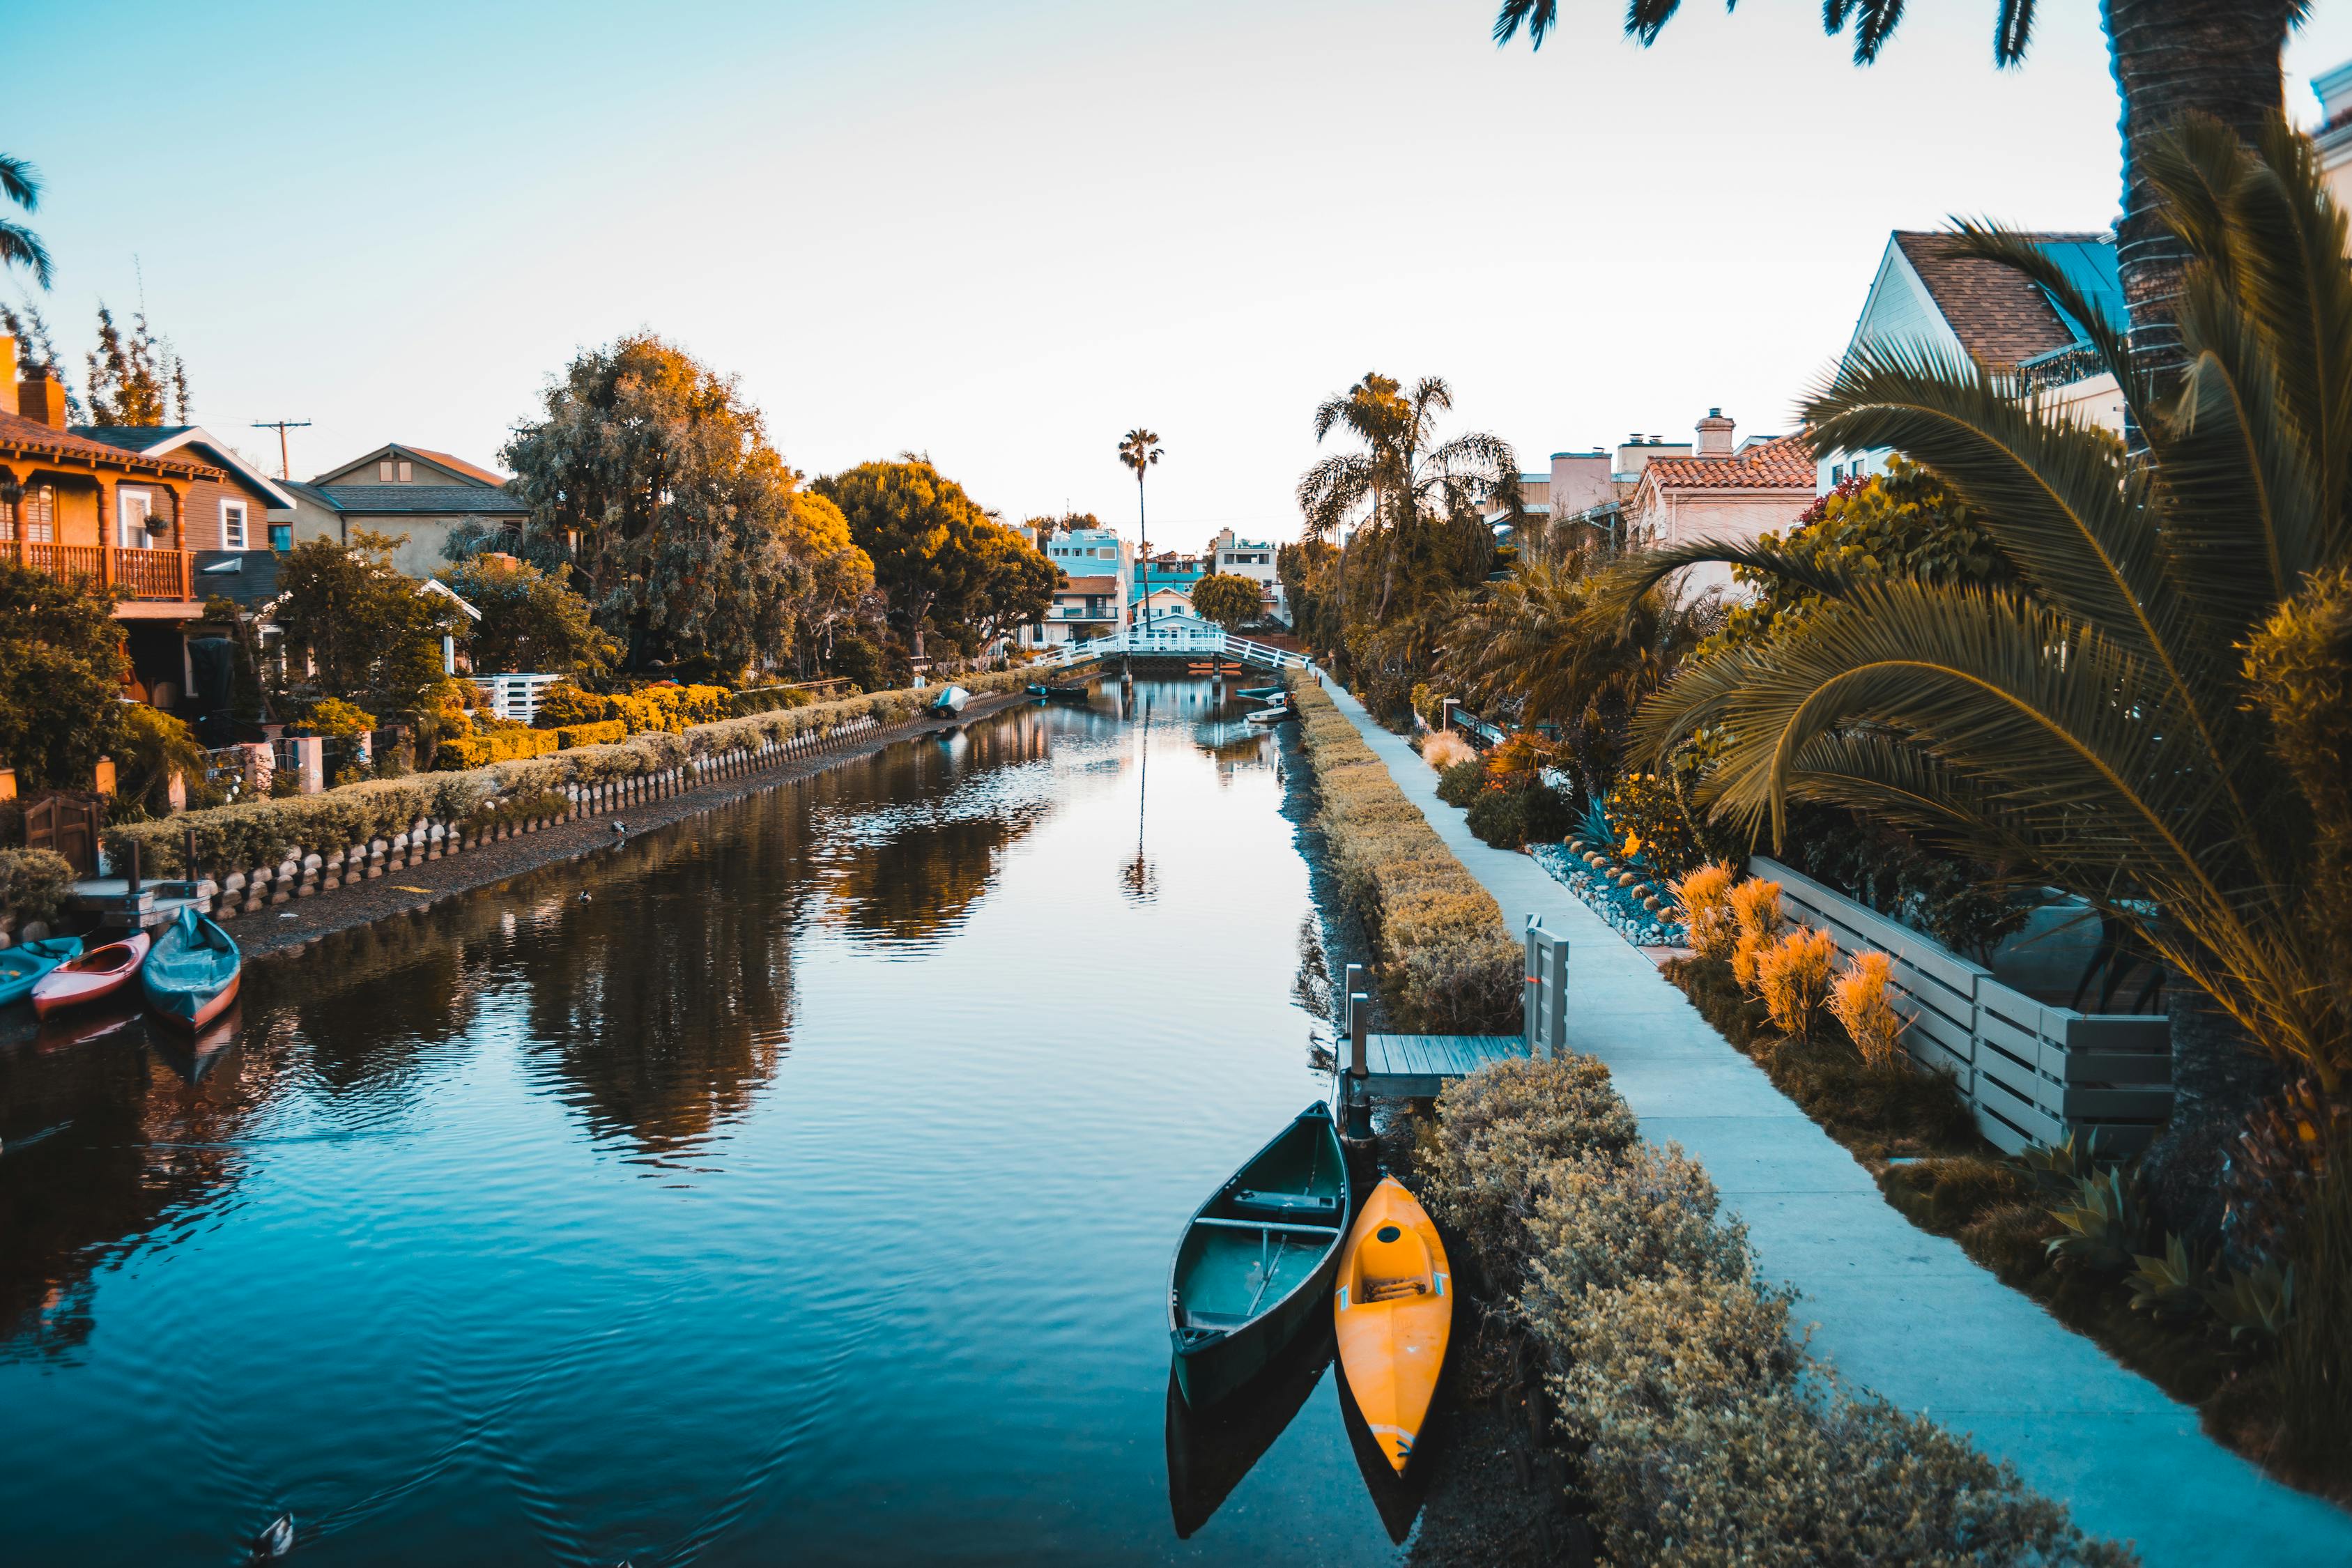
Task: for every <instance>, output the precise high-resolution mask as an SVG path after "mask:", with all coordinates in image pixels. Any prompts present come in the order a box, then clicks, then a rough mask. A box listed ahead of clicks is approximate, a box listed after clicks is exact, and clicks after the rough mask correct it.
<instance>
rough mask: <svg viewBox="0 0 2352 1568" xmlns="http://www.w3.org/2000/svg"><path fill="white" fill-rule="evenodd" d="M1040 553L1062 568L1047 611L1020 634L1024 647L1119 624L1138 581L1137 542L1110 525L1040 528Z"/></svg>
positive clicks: (1091, 634)
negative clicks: (1114, 529)
mask: <svg viewBox="0 0 2352 1568" xmlns="http://www.w3.org/2000/svg"><path fill="white" fill-rule="evenodd" d="M1036 545H1037V549H1038V552H1040V553H1041V554H1043V555H1044V556H1045V559H1046V560H1048V561H1050V562H1052V563H1054V564H1055V566H1058V567H1059V568H1061V572H1062V580H1061V582H1060V584H1058V585H1057V586H1056V587H1055V590H1054V602H1053V604H1052V605H1048V606H1047V607H1046V610H1045V615H1044V616H1041V617H1040V618H1038V619H1037V620H1035V621H1033V622H1031V623H1030V624H1029V625H1027V626H1023V627H1021V628H1020V629H1019V630H1018V631H1017V632H1016V633H1015V634H1014V635H1015V637H1016V639H1017V640H1018V641H1019V643H1020V645H1021V646H1022V647H1055V646H1056V645H1058V644H1061V643H1066V642H1069V641H1071V640H1072V639H1073V638H1078V639H1083V638H1086V637H1101V636H1103V635H1104V634H1106V633H1108V632H1110V631H1113V630H1115V629H1117V627H1118V624H1119V619H1120V616H1121V615H1122V614H1123V608H1122V607H1123V606H1124V605H1126V604H1127V601H1128V595H1129V594H1130V593H1131V592H1133V588H1134V582H1135V547H1134V546H1133V545H1131V544H1129V542H1127V541H1126V540H1124V539H1121V538H1120V537H1119V536H1118V534H1116V533H1114V532H1112V531H1110V530H1109V529H1108V528H1077V529H1072V530H1071V531H1068V532H1066V533H1057V532H1055V531H1052V530H1050V529H1040V530H1039V531H1038V532H1037V538H1036Z"/></svg>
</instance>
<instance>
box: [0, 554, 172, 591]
mask: <svg viewBox="0 0 2352 1568" xmlns="http://www.w3.org/2000/svg"><path fill="white" fill-rule="evenodd" d="M11 550H13V551H14V552H16V556H17V559H18V560H20V561H22V562H23V563H25V564H26V565H27V566H30V567H31V568H32V569H33V570H34V571H36V572H45V573H47V574H49V575H50V576H52V577H55V578H58V580H60V581H62V582H71V581H72V580H74V579H75V578H78V577H79V578H85V579H87V580H89V581H90V582H93V583H96V584H100V586H101V587H110V588H111V587H120V588H121V589H122V590H123V594H124V597H126V598H131V599H193V598H194V597H195V595H194V594H193V593H192V592H190V590H189V570H188V569H189V560H188V552H186V551H184V550H125V549H123V548H122V547H121V546H120V545H105V544H39V543H19V544H13V545H11V544H0V551H11Z"/></svg>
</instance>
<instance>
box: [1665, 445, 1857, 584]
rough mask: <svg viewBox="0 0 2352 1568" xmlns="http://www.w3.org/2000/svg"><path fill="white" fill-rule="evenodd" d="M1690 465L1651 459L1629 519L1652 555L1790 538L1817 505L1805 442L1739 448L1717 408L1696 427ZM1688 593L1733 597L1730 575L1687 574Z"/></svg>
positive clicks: (1708, 567) (1712, 567)
mask: <svg viewBox="0 0 2352 1568" xmlns="http://www.w3.org/2000/svg"><path fill="white" fill-rule="evenodd" d="M1697 429H1698V440H1697V443H1696V447H1695V449H1694V450H1693V451H1692V452H1691V454H1690V455H1689V456H1688V457H1682V456H1676V457H1670V458H1659V457H1652V458H1645V460H1644V461H1643V465H1642V471H1641V478H1640V479H1638V480H1637V481H1636V482H1635V484H1634V487H1633V498H1632V499H1631V500H1628V501H1627V502H1626V503H1625V508H1624V519H1625V527H1626V531H1627V535H1628V537H1629V539H1630V540H1631V542H1633V543H1635V544H1639V545H1645V546H1649V547H1652V548H1656V547H1661V546H1666V545H1675V544H1688V543H1691V542H1695V541H1697V540H1702V539H1710V540H1727V541H1737V542H1740V543H1752V542H1754V541H1755V539H1756V537H1757V536H1758V535H1759V534H1761V533H1763V532H1764V531H1766V530H1768V529H1769V530H1776V531H1785V530H1786V529H1787V528H1788V527H1789V526H1790V524H1791V523H1793V522H1795V521H1797V519H1798V518H1799V517H1800V516H1801V515H1802V514H1803V512H1804V510H1805V509H1806V508H1807V507H1810V506H1811V505H1812V504H1813V456H1812V453H1811V450H1809V449H1808V448H1807V447H1806V445H1805V441H1804V437H1801V436H1759V437H1749V438H1748V440H1746V441H1744V442H1739V443H1737V444H1735V443H1734V441H1733V435H1734V433H1735V431H1736V429H1737V426H1736V425H1735V424H1734V422H1733V421H1732V420H1731V419H1729V418H1727V417H1726V416H1725V415H1724V412H1723V410H1722V409H1720V408H1710V409H1708V410H1707V413H1706V418H1704V419H1702V420H1700V421H1699V422H1698V426H1697ZM1682 585H1683V587H1684V589H1685V591H1686V592H1693V593H1698V592H1705V591H1706V590H1707V589H1710V588H1717V589H1728V588H1729V587H1730V586H1731V568H1730V567H1728V566H1724V565H1720V564H1717V563H1713V562H1710V563H1706V564H1703V565H1698V566H1694V567H1691V568H1690V569H1689V570H1688V571H1687V572H1685V573H1684V574H1682Z"/></svg>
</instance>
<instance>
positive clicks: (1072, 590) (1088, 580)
mask: <svg viewBox="0 0 2352 1568" xmlns="http://www.w3.org/2000/svg"><path fill="white" fill-rule="evenodd" d="M1054 592H1055V593H1056V594H1116V593H1118V578H1116V577H1073V578H1071V579H1070V580H1069V581H1068V582H1066V583H1064V584H1062V585H1061V586H1060V587H1058V588H1055V590H1054Z"/></svg>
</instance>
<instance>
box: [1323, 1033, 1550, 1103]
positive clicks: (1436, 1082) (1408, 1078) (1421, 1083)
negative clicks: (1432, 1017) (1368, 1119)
mask: <svg viewBox="0 0 2352 1568" xmlns="http://www.w3.org/2000/svg"><path fill="white" fill-rule="evenodd" d="M1526 1054H1527V1042H1526V1041H1525V1040H1524V1039H1522V1038H1521V1037H1519V1036H1517V1035H1370V1034H1368V1035H1366V1036H1365V1037H1364V1068H1365V1078H1364V1084H1365V1087H1366V1088H1367V1089H1370V1092H1372V1093H1373V1094H1376V1095H1381V1096H1384V1097H1387V1098H1389V1099H1394V1100H1425V1099H1428V1098H1430V1097H1432V1096H1433V1095H1435V1094H1437V1093H1438V1092H1439V1091H1440V1090H1441V1089H1444V1087H1445V1086H1446V1085H1447V1084H1448V1083H1450V1082H1452V1081H1453V1080H1454V1079H1457V1078H1462V1077H1464V1076H1465V1075H1467V1074H1469V1073H1473V1072H1475V1071H1477V1070H1478V1069H1479V1068H1482V1067H1484V1066H1486V1064H1487V1063H1488V1062H1490V1061H1493V1060H1495V1059H1496V1058H1497V1057H1517V1056H1525V1055H1526Z"/></svg>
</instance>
